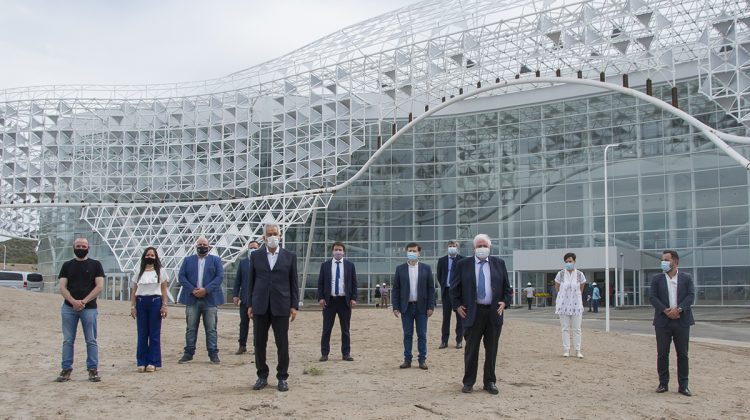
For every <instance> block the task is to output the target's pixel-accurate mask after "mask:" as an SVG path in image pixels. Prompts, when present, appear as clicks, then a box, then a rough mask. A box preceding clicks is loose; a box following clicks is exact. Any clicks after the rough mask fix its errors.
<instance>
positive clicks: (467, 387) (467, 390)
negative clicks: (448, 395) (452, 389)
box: [461, 385, 472, 394]
mask: <svg viewBox="0 0 750 420" xmlns="http://www.w3.org/2000/svg"><path fill="white" fill-rule="evenodd" d="M471 388H472V386H471V385H464V387H463V388H461V392H463V393H464V394H471V391H472V389H471Z"/></svg>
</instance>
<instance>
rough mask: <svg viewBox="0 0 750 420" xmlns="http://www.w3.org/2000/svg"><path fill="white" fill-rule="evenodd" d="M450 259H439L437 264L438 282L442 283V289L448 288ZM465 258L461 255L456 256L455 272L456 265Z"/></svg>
mask: <svg viewBox="0 0 750 420" xmlns="http://www.w3.org/2000/svg"><path fill="white" fill-rule="evenodd" d="M448 258H450V257H448V256H447V255H444V256H442V257H440V259H438V262H437V280H438V282H439V283H440V287H443V288H445V287H448V286H447V281H448ZM463 258H464V256H463V255H461V254H458V255H456V257H455V259H454V260H453V271H455V270H456V263H457V262H459V261H461V259H463Z"/></svg>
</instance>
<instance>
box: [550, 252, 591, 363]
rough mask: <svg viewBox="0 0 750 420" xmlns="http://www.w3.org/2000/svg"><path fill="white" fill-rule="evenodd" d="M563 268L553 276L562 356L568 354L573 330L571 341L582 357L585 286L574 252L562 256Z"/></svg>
mask: <svg viewBox="0 0 750 420" xmlns="http://www.w3.org/2000/svg"><path fill="white" fill-rule="evenodd" d="M563 260H564V261H565V269H563V270H560V272H559V273H557V276H556V277H555V290H557V299H556V300H555V314H557V315H559V316H560V327H561V329H562V342H563V357H568V356H570V332H571V330H572V331H573V343H574V346H575V350H576V356H577V357H578V358H579V359H583V353H581V318H583V290H584V289H585V288H586V276H584V275H583V273H582V272H580V271H578V270H576V268H575V263H576V254H574V253H572V252H569V253H567V254H565V256H564V257H563Z"/></svg>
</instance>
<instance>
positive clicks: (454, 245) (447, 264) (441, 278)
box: [437, 240, 464, 349]
mask: <svg viewBox="0 0 750 420" xmlns="http://www.w3.org/2000/svg"><path fill="white" fill-rule="evenodd" d="M462 258H463V256H462V255H460V254H459V253H458V241H456V240H450V241H448V255H445V256H442V257H440V259H439V260H438V262H437V277H438V282H439V283H440V290H441V295H440V296H441V299H442V302H443V325H442V327H443V328H442V335H441V337H440V346H439V347H438V348H440V349H444V348H446V347H448V338H449V337H450V332H451V315H452V314H453V313H454V311H453V308H451V298H450V293H449V291H450V287H451V275H452V273H453V270H454V268H455V266H456V265H455V264H456V263H457V262H458V261H460V260H461V259H462ZM463 332H464V330H463V327H462V325H461V320H460V319H459V318H458V315H456V348H457V349H460V348H461V343H462V342H463Z"/></svg>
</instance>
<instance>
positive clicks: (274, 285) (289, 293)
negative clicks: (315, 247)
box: [245, 223, 299, 392]
mask: <svg viewBox="0 0 750 420" xmlns="http://www.w3.org/2000/svg"><path fill="white" fill-rule="evenodd" d="M263 232H264V234H263V242H264V244H265V245H263V247H261V248H260V249H259V250H257V251H255V252H253V253H252V255H251V256H250V276H249V281H248V288H247V292H246V293H247V295H248V297H247V298H246V299H245V301H246V302H247V303H248V308H247V316H248V317H250V318H252V320H253V336H254V343H255V367H256V369H257V373H258V380H257V381H256V382H255V385H253V389H254V390H256V391H257V390H260V389H263V388H265V387H266V385H268V373H269V370H268V365H267V364H266V345H267V344H268V330H269V328H273V336H274V339H275V340H276V349H277V353H278V362H279V364H278V366H277V367H276V378H277V379H278V380H279V382H278V385H277V388H278V390H279V391H281V392H285V391H288V390H289V385H288V384H287V378H288V377H289V372H288V371H289V322H291V321H294V318H296V317H297V310H298V309H299V288H298V282H297V256H296V255H295V254H294V253H292V252H289V251H287V250H286V249H283V248H281V247H280V246H279V238H280V236H281V232H280V229H279V226H278V225H277V224H275V223H268V224H266V226H265V228H264V229H263Z"/></svg>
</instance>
